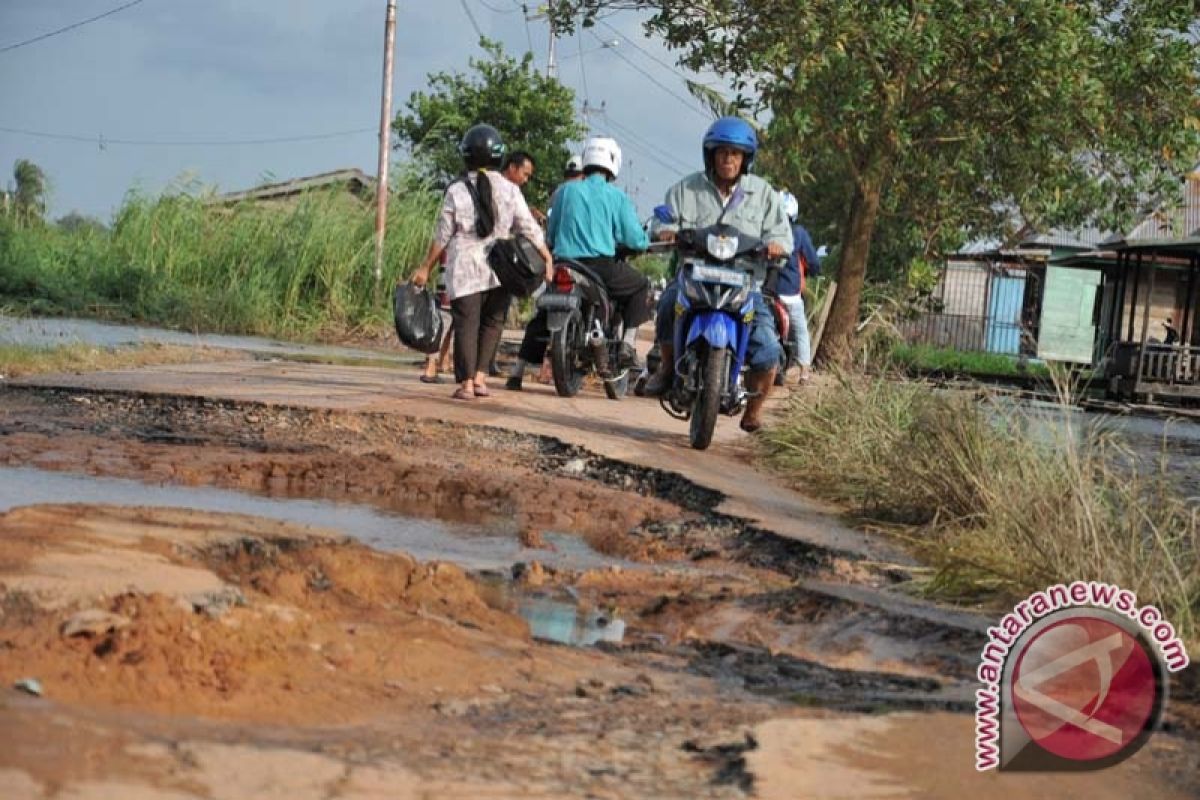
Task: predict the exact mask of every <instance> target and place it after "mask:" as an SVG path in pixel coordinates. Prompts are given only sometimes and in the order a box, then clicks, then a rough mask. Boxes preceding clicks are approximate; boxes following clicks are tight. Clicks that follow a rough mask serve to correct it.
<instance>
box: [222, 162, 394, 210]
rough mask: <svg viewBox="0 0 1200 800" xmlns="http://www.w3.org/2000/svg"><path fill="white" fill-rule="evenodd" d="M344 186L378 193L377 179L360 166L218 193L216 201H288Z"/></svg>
mask: <svg viewBox="0 0 1200 800" xmlns="http://www.w3.org/2000/svg"><path fill="white" fill-rule="evenodd" d="M338 187H340V188H344V189H345V190H346V192H348V193H349V194H351V195H353V196H354V197H357V198H359V199H362V200H370V199H372V198H373V197H374V196H375V179H374V178H372V177H371V176H370V175H367V174H366V173H365V172H363V171H362V170H360V169H355V168H352V169H339V170H334V171H333V172H322V173H320V174H319V175H310V176H308V177H306V178H293V179H292V180H288V181H281V182H279V183H266V184H263V185H262V186H256V187H254V188H253V189H246V190H244V191H240V192H227V193H225V194H219V195H216V196H215V197H213V198H212V199H211V201H210V202H212V203H219V204H221V205H232V204H234V203H240V202H242V201H244V200H253V201H256V202H264V203H286V202H290V201H292V200H295V199H296V198H298V197H300V196H301V195H303V194H305V193H306V192H310V191H313V190H314V189H330V188H338Z"/></svg>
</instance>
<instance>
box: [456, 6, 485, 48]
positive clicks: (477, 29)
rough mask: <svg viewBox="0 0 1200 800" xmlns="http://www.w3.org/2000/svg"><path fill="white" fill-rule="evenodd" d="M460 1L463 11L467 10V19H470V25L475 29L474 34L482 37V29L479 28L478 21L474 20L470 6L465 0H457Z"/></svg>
mask: <svg viewBox="0 0 1200 800" xmlns="http://www.w3.org/2000/svg"><path fill="white" fill-rule="evenodd" d="M458 1H459V2H460V3H462V7H463V11H465V12H467V19H469V20H471V27H472V28H474V29H475V36H476V37H478V38H480V39H482V38H483V31H481V30H480V29H479V23H478V22H476V21H475V15H474V14H472V13H471V7H470V6H469V5H467V0H458Z"/></svg>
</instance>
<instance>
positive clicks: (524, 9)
mask: <svg viewBox="0 0 1200 800" xmlns="http://www.w3.org/2000/svg"><path fill="white" fill-rule="evenodd" d="M513 5H515V6H516V7H517V10H519V11H520V12H521V17H522V18H523V19H524V20H525V39H526V40H527V41H528V42H529V52H530V53H532V52H533V34H532V33H530V32H529V7H528V6H526V5H525V4H524V3H522V2H519V0H513Z"/></svg>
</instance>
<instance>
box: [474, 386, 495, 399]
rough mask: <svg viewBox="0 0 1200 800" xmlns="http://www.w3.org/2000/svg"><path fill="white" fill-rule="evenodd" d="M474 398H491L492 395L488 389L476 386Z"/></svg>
mask: <svg viewBox="0 0 1200 800" xmlns="http://www.w3.org/2000/svg"><path fill="white" fill-rule="evenodd" d="M475 396H476V397H491V396H492V393H491V392H489V391H488V388H487V387H486V386H476V387H475Z"/></svg>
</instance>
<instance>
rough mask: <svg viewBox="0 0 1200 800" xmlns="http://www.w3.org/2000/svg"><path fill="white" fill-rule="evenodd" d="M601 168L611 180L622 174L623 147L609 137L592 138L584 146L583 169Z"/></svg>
mask: <svg viewBox="0 0 1200 800" xmlns="http://www.w3.org/2000/svg"><path fill="white" fill-rule="evenodd" d="M588 167H600V168H601V169H604V170H607V171H608V174H609V180H610V181H611V180H614V179H615V178H616V177H617V176H618V175H620V174H621V146H620V145H619V144H617V140H616V139H612V138H609V137H608V136H592V137H591V138H589V139H588V140H587V141H586V142H584V144H583V168H584V170H586V169H587V168H588Z"/></svg>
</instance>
